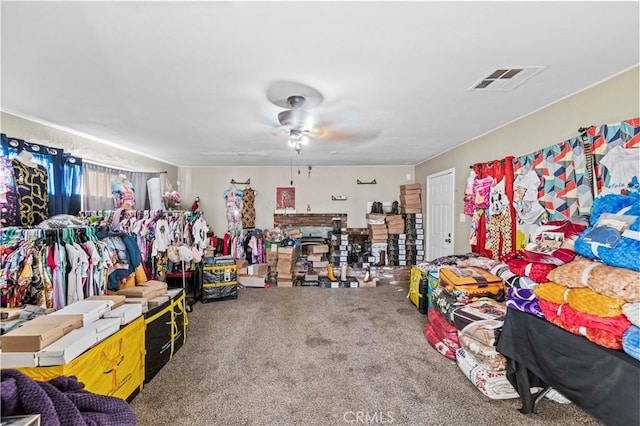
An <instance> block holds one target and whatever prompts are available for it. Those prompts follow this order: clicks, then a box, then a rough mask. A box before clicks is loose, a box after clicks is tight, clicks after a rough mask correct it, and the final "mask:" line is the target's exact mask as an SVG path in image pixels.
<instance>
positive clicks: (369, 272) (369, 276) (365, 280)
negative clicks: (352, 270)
mask: <svg viewBox="0 0 640 426" xmlns="http://www.w3.org/2000/svg"><path fill="white" fill-rule="evenodd" d="M369 281H371V268H369V267H368V266H367V272H365V274H364V282H365V283H368V282H369Z"/></svg>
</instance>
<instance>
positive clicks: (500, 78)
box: [469, 67, 546, 91]
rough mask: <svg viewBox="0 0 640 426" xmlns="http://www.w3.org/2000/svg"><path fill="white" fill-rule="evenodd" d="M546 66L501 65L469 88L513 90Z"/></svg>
mask: <svg viewBox="0 0 640 426" xmlns="http://www.w3.org/2000/svg"><path fill="white" fill-rule="evenodd" d="M545 68H546V67H500V68H498V69H496V70H495V71H492V72H491V73H490V74H489V75H488V76H486V77H485V78H483V79H481V80H480V81H478V82H476V83H475V84H474V85H473V86H471V87H470V88H469V90H497V91H507V90H513V89H515V88H516V87H518V86H520V85H521V84H522V83H524V82H525V81H527V80H529V79H530V78H531V77H533V76H534V75H536V74H538V73H539V72H540V71H542V70H543V69H545Z"/></svg>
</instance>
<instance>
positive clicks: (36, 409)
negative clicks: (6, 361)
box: [0, 369, 136, 426]
mask: <svg viewBox="0 0 640 426" xmlns="http://www.w3.org/2000/svg"><path fill="white" fill-rule="evenodd" d="M0 375H1V377H2V383H0V398H1V400H2V407H1V409H2V415H3V416H19V415H24V414H40V415H41V418H42V426H67V425H68V426H84V425H91V426H94V425H95V426H98V425H101V426H128V425H132V426H134V425H135V424H136V415H135V413H134V412H133V411H132V410H131V408H130V407H129V404H128V403H127V402H126V401H124V400H122V399H119V398H115V397H111V396H104V395H97V394H94V393H91V392H88V391H86V390H84V384H82V383H80V382H78V380H77V379H76V378H75V377H73V376H72V377H67V376H60V377H56V378H54V379H51V380H49V381H48V382H40V381H36V380H33V379H31V378H29V377H27V376H25V375H24V374H23V373H21V372H20V371H17V370H11V369H7V370H1V371H0Z"/></svg>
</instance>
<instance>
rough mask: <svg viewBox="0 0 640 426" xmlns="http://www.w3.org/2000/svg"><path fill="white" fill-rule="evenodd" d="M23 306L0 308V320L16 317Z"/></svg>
mask: <svg viewBox="0 0 640 426" xmlns="http://www.w3.org/2000/svg"><path fill="white" fill-rule="evenodd" d="M22 309H23V308H0V320H2V321H10V320H14V319H17V318H18V317H19V316H20V313H22Z"/></svg>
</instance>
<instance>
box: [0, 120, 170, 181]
mask: <svg viewBox="0 0 640 426" xmlns="http://www.w3.org/2000/svg"><path fill="white" fill-rule="evenodd" d="M0 120H1V121H0V131H1V132H2V133H4V134H6V135H7V136H9V137H12V138H16V139H22V140H25V141H28V142H34V143H40V144H42V145H47V146H50V147H54V148H62V149H64V150H65V152H68V153H70V154H72V155H76V156H78V157H80V158H83V159H86V160H89V161H94V162H96V163H100V164H104V165H107V166H112V167H114V168H122V169H126V170H133V171H138V172H161V171H166V172H167V176H168V178H169V179H170V180H171V181H172V182H175V180H176V178H177V175H178V168H177V167H176V166H173V165H170V164H167V163H164V162H162V161H157V160H154V159H151V158H148V157H145V156H143V155H139V154H135V153H131V152H128V151H124V150H122V149H118V148H115V147H112V146H109V145H107V144H105V143H101V142H97V141H94V140H91V139H88V138H85V137H81V136H78V135H76V134H73V133H70V132H66V131H64V130H60V129H57V128H54V127H51V126H48V125H45V124H41V123H37V122H35V121H31V120H27V119H24V118H21V117H18V116H15V115H12V114H8V113H5V112H0Z"/></svg>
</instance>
